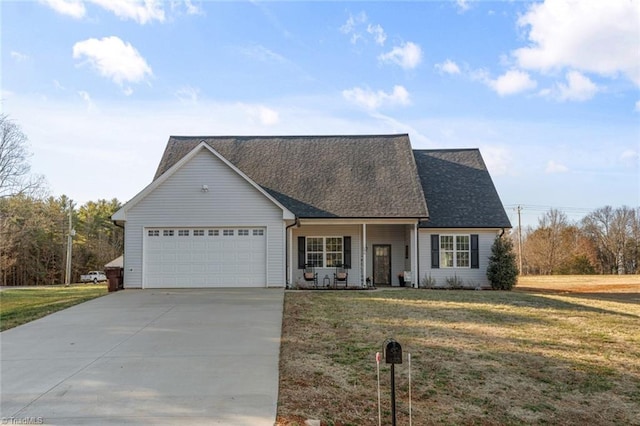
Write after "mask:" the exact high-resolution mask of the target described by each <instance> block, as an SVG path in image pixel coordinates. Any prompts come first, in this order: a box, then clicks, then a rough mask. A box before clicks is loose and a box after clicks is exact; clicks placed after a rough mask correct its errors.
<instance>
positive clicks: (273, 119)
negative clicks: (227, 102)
mask: <svg viewBox="0 0 640 426" xmlns="http://www.w3.org/2000/svg"><path fill="white" fill-rule="evenodd" d="M240 105H241V106H242V107H244V109H245V110H246V111H247V114H248V115H249V117H250V119H251V120H252V121H254V122H255V121H257V122H258V123H259V124H261V125H263V126H274V125H276V124H278V123H279V122H280V114H278V111H276V110H274V109H271V108H268V107H266V106H264V105H246V104H240Z"/></svg>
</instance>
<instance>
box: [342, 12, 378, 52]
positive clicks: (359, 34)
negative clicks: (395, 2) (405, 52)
mask: <svg viewBox="0 0 640 426" xmlns="http://www.w3.org/2000/svg"><path fill="white" fill-rule="evenodd" d="M340 32H341V33H343V34H346V35H350V36H351V37H350V41H351V44H356V43H357V42H358V41H360V40H367V34H369V35H370V36H371V37H373V41H374V42H375V43H376V44H379V45H380V46H382V45H384V42H385V41H386V40H387V34H386V33H385V32H384V28H382V26H381V25H380V24H372V23H370V22H369V17H368V16H367V14H366V13H364V12H360V13H358V14H357V15H355V16H354V15H352V14H349V17H348V18H347V22H345V23H344V25H342V26H341V27H340Z"/></svg>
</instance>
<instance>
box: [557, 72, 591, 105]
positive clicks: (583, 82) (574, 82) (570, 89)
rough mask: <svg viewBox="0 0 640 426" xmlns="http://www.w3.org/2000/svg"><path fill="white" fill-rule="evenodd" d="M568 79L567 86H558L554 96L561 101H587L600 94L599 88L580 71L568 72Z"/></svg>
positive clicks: (560, 84)
mask: <svg viewBox="0 0 640 426" xmlns="http://www.w3.org/2000/svg"><path fill="white" fill-rule="evenodd" d="M566 78H567V84H564V83H557V84H556V90H555V95H554V96H555V98H556V99H557V100H559V101H586V100H589V99H591V98H593V96H594V95H595V94H596V93H597V92H598V86H596V85H595V84H594V83H593V82H592V81H591V80H589V78H588V77H585V76H584V75H582V74H580V73H579V72H578V71H570V72H568V73H567V76H566ZM552 93H554V91H552Z"/></svg>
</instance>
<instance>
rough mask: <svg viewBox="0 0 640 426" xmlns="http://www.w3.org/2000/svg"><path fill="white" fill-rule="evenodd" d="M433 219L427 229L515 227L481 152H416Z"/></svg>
mask: <svg viewBox="0 0 640 426" xmlns="http://www.w3.org/2000/svg"><path fill="white" fill-rule="evenodd" d="M413 153H414V156H415V160H416V164H417V167H418V172H419V175H420V181H421V183H422V188H423V191H424V196H425V198H426V199H427V200H428V203H429V214H430V215H429V221H427V222H421V223H420V227H423V228H511V223H510V222H509V218H508V217H507V214H506V212H505V211H504V207H503V205H502V202H501V201H500V197H499V196H498V192H497V191H496V188H495V186H494V185H493V181H492V180H491V176H490V175H489V171H488V170H487V167H486V166H485V163H484V160H483V159H482V155H481V154H480V151H479V150H477V149H438V150H414V151H413Z"/></svg>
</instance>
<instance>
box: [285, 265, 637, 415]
mask: <svg viewBox="0 0 640 426" xmlns="http://www.w3.org/2000/svg"><path fill="white" fill-rule="evenodd" d="M565 279H566V280H570V279H569V278H565ZM525 281H526V280H525ZM543 281H545V282H546V280H543ZM561 281H562V278H559V279H558V277H556V281H555V283H556V285H555V286H554V285H547V286H546V287H545V286H544V285H541V284H540V283H539V282H538V284H536V282H534V281H533V280H529V282H527V286H526V290H525V291H523V290H522V289H520V290H517V291H513V292H497V291H447V290H411V289H406V290H400V291H398V290H379V291H369V292H331V291H329V292H327V291H324V292H312V291H289V292H287V293H286V295H285V312H284V322H283V335H282V346H281V359H280V394H279V405H278V423H277V424H278V425H298V424H299V425H303V424H304V421H305V420H306V419H318V420H322V424H323V425H336V426H337V425H349V424H351V425H362V424H367V425H374V424H377V423H378V406H377V393H376V362H375V354H376V352H378V351H381V349H382V344H383V342H384V341H385V339H386V338H387V337H394V338H395V339H396V340H397V341H398V342H399V343H401V345H402V348H403V353H404V363H403V364H402V365H398V366H396V392H397V401H398V402H397V419H398V424H405V425H406V424H409V395H408V391H409V381H408V372H409V371H408V363H407V354H408V353H411V360H412V365H411V374H412V383H411V389H412V390H411V392H412V422H413V424H415V425H429V424H451V425H453V424H456V425H457V424H481V425H503V424H563V425H584V424H599V425H617V424H635V425H640V333H639V332H638V330H639V326H638V324H640V299H639V296H640V294H639V292H638V290H639V289H640V281H639V279H638V277H632V281H631V282H630V283H629V285H630V287H627V288H626V290H622V289H620V288H618V289H617V290H615V291H610V292H608V293H607V294H604V295H603V297H598V294H597V293H598V289H596V286H597V285H602V283H591V284H592V286H588V288H586V291H587V293H589V294H581V293H575V292H572V291H576V290H575V288H576V287H577V286H578V284H577V283H582V284H585V279H580V278H575V279H574V280H573V281H571V282H569V281H567V286H574V289H573V290H571V289H562V288H561V287H562V286H561V285H559V284H560V283H561ZM521 284H524V283H522V282H521ZM543 284H544V283H543ZM617 284H620V283H617ZM537 285H538V286H540V285H541V287H542V288H539V289H536V286H537ZM523 287H525V286H523ZM582 290H583V291H584V290H585V289H582ZM599 290H600V291H602V288H600V289H599ZM611 296H615V297H614V298H611ZM381 382H382V387H381V390H382V424H390V423H391V418H390V411H391V409H390V389H389V368H388V366H387V365H385V364H384V362H383V363H381Z"/></svg>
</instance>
